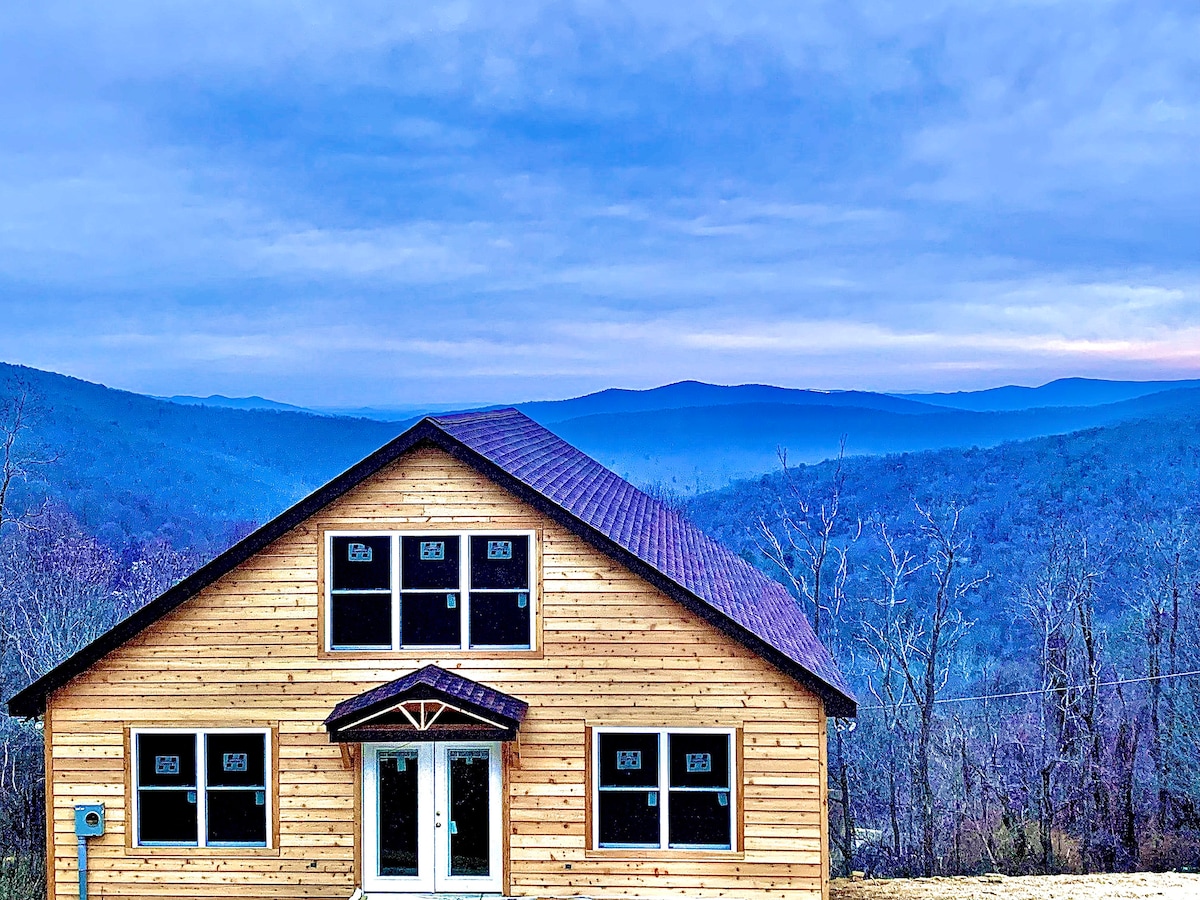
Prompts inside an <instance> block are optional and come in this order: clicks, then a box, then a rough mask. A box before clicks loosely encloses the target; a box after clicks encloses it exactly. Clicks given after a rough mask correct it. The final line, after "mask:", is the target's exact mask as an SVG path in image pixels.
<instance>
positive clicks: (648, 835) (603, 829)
mask: <svg viewBox="0 0 1200 900" xmlns="http://www.w3.org/2000/svg"><path fill="white" fill-rule="evenodd" d="M658 809H659V806H658V791H600V810H599V814H600V846H601V847H611V846H623V845H624V846H629V845H636V846H642V847H657V846H658Z"/></svg>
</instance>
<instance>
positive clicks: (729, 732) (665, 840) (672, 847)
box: [589, 726, 740, 853]
mask: <svg viewBox="0 0 1200 900" xmlns="http://www.w3.org/2000/svg"><path fill="white" fill-rule="evenodd" d="M602 734H654V735H657V736H658V747H659V750H658V780H657V781H656V782H655V785H654V786H638V787H635V786H628V787H627V786H624V785H620V786H617V785H614V786H611V787H602V786H601V785H600V736H601V735H602ZM672 734H712V735H722V736H724V737H725V738H726V739H727V740H728V741H729V787H727V788H721V787H671V762H670V758H671V750H670V746H671V735H672ZM736 740H737V731H736V729H733V728H645V727H629V728H622V727H620V726H603V727H595V728H593V729H592V737H591V741H592V764H591V772H590V773H589V774H590V777H591V779H592V781H591V784H592V790H591V798H590V802H591V804H592V835H591V841H592V846H593V847H595V848H596V849H598V850H661V851H664V852H672V851H697V850H698V851H711V852H713V853H730V852H733V851H736V850H737V849H738V844H737V835H738V829H737V824H738V820H737V815H738V812H737V810H738V793H737V790H738V778H739V777H740V776H739V774H738V770H737V745H736ZM622 792H623V793H631V792H640V793H643V794H645V793H651V792H653V793H657V794H658V801H657V805H658V843H657V844H624V843H607V844H601V843H600V795H601V793H606V794H607V793H622ZM672 792H674V793H684V792H688V793H714V794H716V793H721V792H727V793H728V794H729V803H728V808H729V845H728V846H724V845H720V846H717V845H710V844H671V841H670V824H671V822H670V820H671V796H670V795H671V793H672Z"/></svg>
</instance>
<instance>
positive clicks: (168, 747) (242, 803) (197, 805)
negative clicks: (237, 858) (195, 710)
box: [132, 729, 270, 847]
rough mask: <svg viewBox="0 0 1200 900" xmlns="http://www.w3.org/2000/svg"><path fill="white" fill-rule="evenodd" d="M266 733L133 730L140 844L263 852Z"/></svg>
mask: <svg viewBox="0 0 1200 900" xmlns="http://www.w3.org/2000/svg"><path fill="white" fill-rule="evenodd" d="M269 738H270V732H269V731H268V730H266V729H211V730H206V731H185V730H178V729H172V730H142V729H138V730H135V731H134V732H133V766H132V772H133V779H134V784H133V796H134V806H135V810H134V817H135V823H136V831H135V836H134V843H135V844H136V845H137V846H140V847H266V846H267V833H268V828H267V824H268V822H269V821H270V815H269V813H270V790H269V785H270V766H269V764H268V760H269V755H268V746H269Z"/></svg>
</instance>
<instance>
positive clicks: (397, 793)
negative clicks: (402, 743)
mask: <svg viewBox="0 0 1200 900" xmlns="http://www.w3.org/2000/svg"><path fill="white" fill-rule="evenodd" d="M419 770H420V767H419V766H418V765H417V751H416V750H386V751H381V752H380V754H379V874H380V876H381V877H402V878H403V877H409V878H412V877H415V876H416V875H417V846H418V825H419V823H418V821H417V796H418V776H419V774H420V772H419Z"/></svg>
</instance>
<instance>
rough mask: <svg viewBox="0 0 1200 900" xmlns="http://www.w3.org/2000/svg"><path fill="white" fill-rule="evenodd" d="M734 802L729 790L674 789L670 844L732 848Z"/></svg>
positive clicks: (668, 826)
mask: <svg viewBox="0 0 1200 900" xmlns="http://www.w3.org/2000/svg"><path fill="white" fill-rule="evenodd" d="M731 802H732V800H731V798H730V794H729V792H728V791H671V814H670V816H669V817H668V819H667V828H668V838H667V839H668V841H669V842H670V845H671V846H672V847H679V846H700V847H711V848H723V849H729V848H730V847H731V846H732V844H731V841H730V827H731V826H730V822H731V817H730V814H729V812H730V803H731ZM722 803H724V805H723V806H722Z"/></svg>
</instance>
